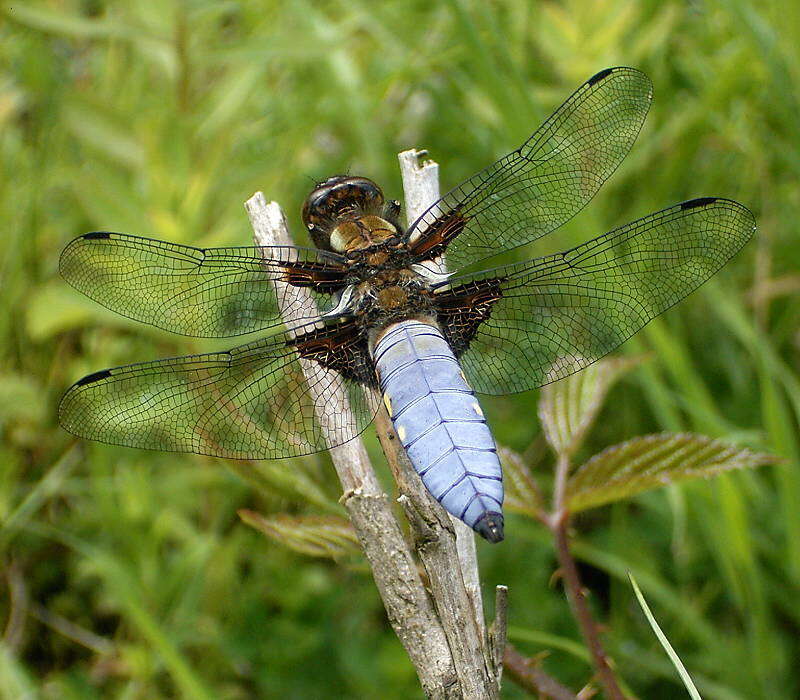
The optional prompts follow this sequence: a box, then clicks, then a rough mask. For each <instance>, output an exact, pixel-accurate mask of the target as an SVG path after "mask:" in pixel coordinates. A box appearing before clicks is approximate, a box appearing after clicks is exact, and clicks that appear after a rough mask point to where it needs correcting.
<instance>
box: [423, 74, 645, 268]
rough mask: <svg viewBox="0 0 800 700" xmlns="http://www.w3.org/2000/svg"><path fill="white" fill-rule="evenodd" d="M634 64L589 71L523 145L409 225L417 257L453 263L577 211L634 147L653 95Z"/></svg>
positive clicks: (517, 241) (518, 240) (538, 232)
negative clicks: (595, 72)
mask: <svg viewBox="0 0 800 700" xmlns="http://www.w3.org/2000/svg"><path fill="white" fill-rule="evenodd" d="M652 89H653V88H652V84H651V83H650V79H649V78H648V77H647V76H646V75H645V74H644V73H641V72H639V71H638V70H635V69H633V68H607V69H606V70H603V71H601V72H600V73H598V74H597V75H595V76H593V77H591V78H589V80H587V81H586V82H585V83H584V84H583V85H581V86H580V87H579V88H578V89H577V90H576V91H575V92H574V93H573V94H572V96H571V97H570V98H569V99H568V100H567V101H566V102H565V103H564V104H563V105H561V107H559V108H558V109H557V110H556V112H555V113H553V114H552V115H551V116H550V117H549V118H548V120H547V121H546V122H545V123H544V124H542V125H541V126H540V127H539V128H538V129H537V130H536V131H535V132H534V134H533V135H532V136H531V137H530V138H529V139H528V140H527V141H526V142H525V143H523V144H522V146H520V147H519V148H518V149H517V150H515V151H513V152H511V153H509V154H508V155H507V156H505V157H504V158H501V159H500V160H498V161H497V162H496V163H494V164H493V165H490V166H489V167H488V168H486V169H485V170H483V171H481V172H479V173H477V174H476V175H474V176H473V177H471V178H470V179H469V180H467V181H466V182H464V183H462V184H460V185H459V186H458V187H456V188H455V189H453V190H451V191H450V192H448V193H447V194H446V195H444V197H442V198H441V199H440V200H439V201H438V202H436V203H435V204H434V205H433V206H431V207H430V208H429V209H428V210H427V211H426V212H425V213H424V214H422V216H420V217H419V219H417V220H416V221H415V222H414V223H413V224H412V225H411V226H410V227H409V230H408V233H407V236H408V239H407V240H408V242H409V246H410V248H411V250H412V252H413V253H415V254H416V255H417V256H418V257H417V262H419V261H422V260H427V259H430V258H433V257H437V256H440V255H442V254H443V253H444V252H445V251H446V252H447V265H448V267H449V268H450V270H458V269H459V268H461V267H465V266H467V265H471V264H472V263H475V262H477V261H479V260H482V259H483V258H487V257H489V256H492V255H496V254H497V253H499V252H501V251H503V250H508V249H511V248H514V247H516V246H519V245H523V244H525V243H530V242H531V241H534V240H536V239H537V238H540V237H541V236H544V235H545V234H547V233H549V232H550V231H553V230H555V229H557V228H558V227H559V226H561V224H563V223H564V222H565V221H567V220H568V219H570V218H571V217H572V216H574V215H575V214H576V213H577V212H578V211H580V210H581V209H582V208H583V207H584V205H585V204H586V203H587V202H588V201H589V200H590V199H591V198H592V197H593V196H594V195H595V193H596V192H597V190H598V189H600V186H601V185H602V184H603V183H604V182H605V181H606V180H607V179H608V177H609V176H610V175H611V173H613V172H614V170H616V168H617V166H618V165H619V164H620V163H621V162H622V159H623V158H624V157H625V155H626V154H627V153H628V151H629V150H630V148H631V146H632V145H633V142H634V141H635V140H636V136H637V134H638V133H639V129H640V128H641V126H642V123H643V122H644V118H645V116H646V115H647V110H648V109H649V107H650V101H651V99H652Z"/></svg>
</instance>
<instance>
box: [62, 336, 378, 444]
mask: <svg viewBox="0 0 800 700" xmlns="http://www.w3.org/2000/svg"><path fill="white" fill-rule="evenodd" d="M296 330H299V333H300V334H299V335H298V336H297V337H295V336H294V335H293V334H289V333H286V334H279V335H275V336H272V337H271V338H268V339H266V340H260V341H258V342H254V343H250V344H248V345H243V346H241V347H238V348H234V349H232V350H229V351H228V352H218V353H210V354H205V355H190V356H187V357H176V358H172V359H166V360H158V361H156V362H145V363H141V364H135V365H128V366H125V367H116V368H114V369H110V370H104V371H102V372H97V373H95V374H92V375H89V376H88V377H84V378H83V379H81V380H80V381H79V382H77V383H76V384H74V385H73V386H72V387H71V388H70V389H69V391H68V392H67V393H66V394H65V396H64V398H63V399H62V401H61V405H60V407H59V419H60V422H61V425H62V426H63V427H64V428H65V429H66V430H68V431H70V432H71V433H73V434H75V435H78V436H80V437H84V438H87V439H90V440H98V441H100V442H106V443H111V444H115V445H126V446H128V447H140V448H145V449H152V450H163V451H170V452H195V453H198V454H207V455H214V456H217V457H229V458H233V459H272V458H278V457H292V456H298V455H304V454H309V453H311V452H317V451H320V450H324V449H326V448H329V447H333V446H335V445H340V444H342V443H344V442H347V441H348V440H350V439H352V438H354V437H356V436H357V435H359V434H360V433H361V432H362V431H363V430H364V429H365V428H366V427H367V425H369V423H370V421H371V420H372V418H373V416H374V415H375V410H376V406H375V405H374V402H373V401H372V399H371V396H372V392H364V390H363V383H368V382H370V381H371V378H372V377H373V376H374V370H373V369H372V367H371V363H370V360H369V355H368V353H367V349H366V348H367V346H366V339H365V338H364V337H363V336H362V335H361V334H360V332H359V331H358V329H357V328H356V327H355V325H354V324H350V323H347V324H341V325H338V326H335V327H334V328H332V329H330V328H322V327H319V326H316V325H314V324H311V325H310V326H304V327H301V328H300V329H296ZM301 356H302V357H304V358H305V359H300V358H301ZM343 374H344V375H345V376H343ZM347 399H349V405H350V410H347V411H346V410H344V403H345V400H347Z"/></svg>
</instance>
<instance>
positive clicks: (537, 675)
mask: <svg viewBox="0 0 800 700" xmlns="http://www.w3.org/2000/svg"><path fill="white" fill-rule="evenodd" d="M503 667H504V668H505V670H506V673H507V675H508V676H509V678H511V679H512V680H513V681H514V682H515V683H516V684H517V685H518V686H519V687H520V688H523V689H524V690H527V691H528V692H529V693H536V694H538V695H539V697H542V698H551V699H552V700H577V697H578V696H577V695H575V693H573V692H572V691H571V690H570V689H569V688H567V687H565V686H563V685H561V683H559V682H558V681H557V680H556V679H555V678H553V677H552V676H550V675H549V674H547V673H545V672H544V671H542V669H540V668H539V667H538V666H537V665H536V663H535V662H534V660H532V659H528V658H526V657H524V656H523V655H522V654H520V653H519V652H518V651H517V650H516V649H515V648H514V647H513V646H512V645H511V644H507V645H506V650H505V653H504V655H503Z"/></svg>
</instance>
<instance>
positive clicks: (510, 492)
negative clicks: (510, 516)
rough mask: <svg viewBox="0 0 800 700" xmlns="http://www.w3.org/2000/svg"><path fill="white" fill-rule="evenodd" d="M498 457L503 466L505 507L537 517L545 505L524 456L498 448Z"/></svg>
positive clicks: (504, 448)
mask: <svg viewBox="0 0 800 700" xmlns="http://www.w3.org/2000/svg"><path fill="white" fill-rule="evenodd" d="M497 455H498V456H499V457H500V464H501V465H502V466H503V484H504V487H505V499H504V502H503V503H504V505H505V507H506V508H508V509H509V510H514V511H517V512H518V513H524V514H525V515H531V516H534V517H536V516H537V515H538V513H539V512H540V511H541V509H542V508H543V507H544V503H542V495H541V490H540V489H539V486H538V485H537V483H536V479H534V478H533V474H531V471H530V469H528V465H527V464H525V460H524V459H523V457H522V455H520V454H519V453H517V452H514V450H510V449H508V448H507V447H498V448H497Z"/></svg>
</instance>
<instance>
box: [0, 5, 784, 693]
mask: <svg viewBox="0 0 800 700" xmlns="http://www.w3.org/2000/svg"><path fill="white" fill-rule="evenodd" d="M0 17H2V18H1V19H0V158H2V176H0V222H2V223H1V224H0V231H1V232H2V235H1V236H0V260H2V263H1V266H0V285H2V286H1V288H0V353H1V357H2V364H1V365H0V433H1V434H2V444H1V446H0V521H1V522H2V526H1V527H0V567H2V573H3V575H2V577H0V632H1V633H2V637H1V638H0V639H1V640H2V641H1V642H0V693H2V694H3V696H4V697H9V698H18V697H23V696H24V697H47V698H94V697H97V698H100V697H102V698H159V697H209V698H248V697H265V698H270V697H275V698H278V697H280V698H316V697H320V698H322V697H381V698H394V697H397V698H406V697H409V696H416V695H419V688H418V684H417V681H416V677H415V675H414V672H413V669H412V668H411V666H410V664H409V663H408V661H407V660H406V658H405V655H404V652H403V649H402V647H401V646H400V644H399V642H398V641H397V640H396V638H395V637H394V635H393V633H392V631H391V629H390V628H389V626H388V624H387V622H386V620H385V617H384V613H383V609H382V607H381V604H380V601H379V599H378V597H377V594H376V592H375V590H374V587H373V584H372V582H371V579H370V578H369V576H368V575H365V573H364V572H363V571H362V570H359V567H358V566H355V567H343V566H339V565H336V564H334V563H331V562H328V561H327V560H319V559H310V558H307V557H303V556H301V555H299V554H296V553H293V552H291V551H289V550H287V549H285V548H282V547H281V546H279V545H278V544H276V543H274V542H272V541H269V540H267V539H265V538H264V537H263V536H262V535H260V534H259V533H257V532H256V531H255V530H253V529H251V528H250V527H248V526H247V525H245V524H243V523H242V522H241V521H240V520H239V519H238V517H237V515H236V510H237V509H239V508H243V507H247V508H252V509H254V510H257V511H259V512H261V513H265V514H270V513H278V512H289V513H295V514H301V513H306V512H308V513H324V512H330V511H331V510H334V509H335V508H336V506H335V500H336V498H337V496H338V491H337V484H336V482H335V478H334V477H333V474H332V470H331V469H330V465H329V461H328V459H327V457H326V456H324V455H322V456H318V457H312V458H307V459H304V460H292V461H288V462H282V463H258V464H252V465H244V467H242V465H239V467H238V468H237V467H236V466H235V465H232V464H230V463H226V462H225V461H223V460H215V459H210V458H204V457H197V456H191V455H190V456H184V455H167V454H158V453H149V452H143V451H136V450H129V449H123V448H115V447H109V446H104V445H97V444H81V443H77V442H76V441H75V440H74V439H73V438H72V437H71V436H69V435H67V434H66V433H64V432H63V431H62V430H61V429H60V428H59V427H58V426H57V424H56V421H55V407H56V405H57V402H58V398H59V396H60V394H61V393H62V392H63V390H64V389H65V388H66V387H67V386H68V385H69V384H71V383H72V382H73V381H74V380H76V379H77V378H79V377H80V376H82V375H84V374H87V373H89V372H91V371H95V370H98V369H101V368H104V367H108V366H112V365H118V364H125V363H129V362H134V361H139V360H146V359H151V358H156V357H161V356H167V355H173V354H184V353H187V352H191V351H194V350H197V349H206V348H208V347H210V344H209V343H202V342H200V341H192V340H187V339H181V338H177V337H174V336H170V335H168V334H166V333H162V332H159V331H157V330H155V329H153V328H150V327H148V326H144V325H137V324H134V323H133V322H129V321H127V320H125V319H123V318H121V317H117V316H114V315H113V314H111V313H110V312H106V311H105V310H104V309H102V308H101V307H99V306H98V305H96V304H93V303H91V302H89V301H88V300H86V299H83V298H81V297H80V295H78V294H77V293H76V292H74V291H72V290H71V289H70V288H69V287H68V286H67V285H66V284H65V283H64V282H63V281H61V280H60V278H59V277H58V275H57V262H58V255H59V252H60V250H61V248H62V247H63V246H64V245H65V243H66V242H67V241H68V240H70V239H71V238H72V237H74V236H76V235H78V234H80V233H83V232H86V231H90V230H96V229H107V230H115V231H124V232H128V233H135V234H141V235H149V236H152V237H156V238H164V239H168V240H171V241H178V242H183V243H189V244H195V245H201V246H213V245H247V244H248V243H249V242H250V240H251V232H250V228H249V226H248V223H247V218H246V215H245V212H244V210H243V207H242V203H243V201H244V200H245V199H247V198H248V197H249V196H250V195H251V194H252V193H253V192H254V191H255V190H257V189H260V190H263V191H264V192H265V193H266V194H267V196H268V197H269V198H272V199H276V200H278V201H280V202H281V203H283V205H284V206H285V208H286V210H287V213H288V215H289V218H290V225H291V226H292V228H293V229H294V230H295V231H299V229H300V225H299V215H298V212H299V207H300V205H301V203H302V200H303V198H304V196H305V194H306V193H307V191H308V190H309V188H310V186H311V183H312V180H314V179H318V178H323V177H326V176H328V175H330V174H333V173H336V172H341V171H349V172H353V173H359V174H364V175H367V176H369V177H372V178H373V179H375V180H377V181H378V182H380V183H382V184H383V186H384V188H385V190H386V192H387V194H389V195H390V196H399V195H400V184H399V183H400V181H399V174H398V168H397V162H396V153H397V152H398V151H399V150H403V149H405V148H408V147H412V146H418V147H424V148H427V149H429V150H430V152H431V155H432V157H434V158H435V159H436V160H438V161H439V163H440V164H441V167H442V184H443V187H449V186H452V185H454V184H456V183H457V182H458V181H459V180H460V179H462V178H463V177H466V176H468V175H470V174H471V173H472V172H474V171H475V170H477V169H478V168H480V167H482V166H484V165H486V164H487V163H489V162H490V161H491V160H493V159H494V158H495V157H497V156H499V155H502V154H503V153H505V152H507V151H508V150H510V149H512V148H514V147H515V146H517V145H518V144H519V143H520V142H521V141H522V140H523V139H524V138H525V137H526V136H527V135H528V134H529V133H530V132H531V131H532V130H533V129H534V128H535V127H536V126H537V125H538V124H539V123H540V122H541V121H542V120H543V119H544V118H545V117H546V116H547V115H548V114H549V112H550V111H551V110H552V109H553V108H554V107H556V106H557V105H558V104H560V102H561V101H562V100H563V99H564V98H566V97H567V96H568V95H569V94H570V93H571V92H572V90H573V89H574V88H575V87H577V86H578V85H579V84H580V83H581V82H582V81H583V80H585V79H586V78H587V77H589V76H590V75H592V74H593V73H595V72H597V71H598V70H600V69H602V68H604V67H606V66H613V65H618V64H626V65H632V66H636V67H638V68H641V69H642V70H644V71H645V72H647V73H648V74H649V75H650V77H651V78H652V80H653V83H654V86H655V101H654V105H653V108H652V110H651V112H650V116H649V118H648V121H647V123H646V125H645V127H644V129H643V131H642V133H641V135H640V136H639V139H638V142H637V144H636V145H635V146H634V148H633V151H632V152H631V154H630V155H629V156H628V158H627V159H626V161H625V163H624V164H623V166H622V167H621V168H620V169H619V171H618V172H617V173H616V174H615V175H614V176H613V177H612V179H611V181H610V182H609V183H608V184H607V185H606V186H605V187H604V188H603V190H601V192H600V194H599V195H598V196H597V197H596V198H595V200H594V201H593V202H592V203H591V204H590V205H589V206H588V207H587V209H586V210H585V211H584V212H583V213H581V214H580V215H579V216H578V217H577V218H576V219H575V220H574V221H572V222H571V223H570V224H569V225H568V226H566V227H565V228H564V229H563V231H562V232H560V233H557V234H554V235H552V236H550V237H549V239H548V240H547V246H549V250H557V249H559V248H562V247H566V246H567V245H571V244H573V243H577V242H579V241H582V240H585V239H587V238H589V237H592V236H594V235H596V234H598V233H601V232H602V231H604V230H607V229H609V228H612V227H614V226H616V225H619V224H622V223H625V222H627V221H629V220H632V219H634V218H637V217H639V216H642V215H644V214H646V213H649V212H650V211H654V210H656V209H660V208H662V207H664V206H667V205H669V204H671V203H673V202H677V201H680V200H682V199H687V198H691V197H695V196H702V195H720V196H726V197H731V198H734V199H737V200H739V201H741V202H743V203H745V204H746V205H747V206H749V207H750V208H751V209H752V210H753V211H754V212H755V214H756V216H757V219H758V222H759V232H758V234H757V239H756V240H754V241H753V242H752V243H750V244H749V246H748V247H747V248H746V249H745V251H744V252H743V253H741V254H740V255H739V256H738V257H737V258H736V259H735V260H734V261H733V262H732V263H731V264H729V265H728V266H727V267H726V269H725V270H724V271H723V272H722V273H720V274H719V275H718V276H717V278H716V279H715V280H714V281H713V282H712V283H710V284H708V285H706V286H705V287H703V289H702V290H701V291H699V292H697V293H695V294H693V295H692V296H691V297H690V298H689V299H687V300H686V301H684V302H683V303H682V304H680V305H679V307H677V308H675V309H672V310H671V311H669V312H668V313H667V314H665V315H664V316H663V317H662V318H660V319H659V320H657V321H656V322H654V323H652V324H651V325H650V326H648V327H647V329H646V330H644V331H643V332H641V333H640V334H639V335H638V336H637V337H636V338H635V339H633V340H632V341H630V342H629V343H628V344H626V346H625V347H624V348H623V352H641V351H642V350H647V351H649V352H650V353H651V357H650V360H649V361H648V362H647V363H646V364H645V365H644V366H643V367H642V368H640V369H638V370H636V371H635V372H634V373H633V374H631V375H629V377H628V378H627V379H626V380H625V381H623V382H622V383H621V384H620V385H619V386H617V387H616V388H615V389H614V391H613V392H612V394H611V396H610V399H609V401H608V403H607V405H606V408H605V409H604V411H603V413H602V415H601V417H600V421H599V423H598V425H597V427H596V428H595V430H594V432H593V434H592V437H591V439H590V444H589V446H588V447H587V448H586V450H585V452H586V454H590V453H591V451H596V450H599V449H601V448H602V447H604V446H607V445H610V444H613V443H615V442H619V441H622V440H624V439H627V438H630V437H633V436H635V435H638V434H643V433H647V432H657V431H662V430H693V431H698V432H703V433H705V434H708V435H711V436H714V437H724V438H726V439H728V440H731V441H735V442H738V443H740V444H744V445H748V446H751V447H754V448H757V449H761V450H767V451H772V452H774V453H777V454H779V455H781V456H783V457H784V458H785V461H784V462H783V463H782V464H781V465H779V466H777V467H768V468H765V469H762V470H760V471H758V472H751V473H740V474H735V475H732V476H727V477H722V478H720V479H716V480H714V481H710V482H696V483H691V484H688V485H684V486H681V487H670V488H669V489H666V490H661V491H656V492H653V493H649V494H645V495H643V496H640V497H637V498H636V499H634V500H633V501H631V502H627V503H622V504H618V505H616V506H613V507H611V508H604V509H600V510H595V511H590V512H589V513H588V514H587V515H585V516H583V517H582V518H581V519H579V520H578V521H577V523H576V537H577V541H576V547H575V550H576V555H577V556H578V558H579V560H580V561H581V564H582V572H583V574H584V576H585V580H586V583H587V585H588V586H589V587H590V588H591V589H592V591H593V592H594V595H593V597H592V602H593V604H594V605H595V607H596V609H597V612H598V615H599V616H600V617H601V618H602V619H603V620H604V622H605V624H606V628H605V634H606V639H607V640H608V645H609V649H610V651H611V654H612V656H613V657H614V659H615V661H616V665H617V668H618V670H619V672H620V674H621V675H622V676H623V678H624V679H625V681H626V682H627V683H628V684H629V685H630V686H631V687H632V688H633V689H634V690H636V691H637V693H639V695H640V696H641V697H643V698H673V697H682V696H683V694H684V691H683V690H682V688H681V686H680V685H679V683H678V681H677V680H676V676H675V673H674V671H673V669H672V668H671V666H670V665H669V662H668V661H667V659H666V657H665V656H664V655H663V653H662V652H661V650H660V648H659V647H658V645H657V642H656V640H655V638H654V637H653V635H652V632H651V631H650V629H649V628H648V627H647V625H646V623H645V621H644V619H643V616H642V615H641V611H640V610H639V609H638V607H637V605H636V603H635V601H634V599H633V595H632V591H631V590H630V586H629V584H628V583H627V580H626V577H625V572H626V571H627V570H631V571H633V573H634V574H635V575H636V576H637V578H638V581H639V583H640V585H641V587H642V589H643V591H644V594H645V596H646V597H647V598H648V601H649V602H650V604H651V607H652V608H653V610H654V613H655V614H656V616H657V617H658V619H659V620H660V622H661V624H662V626H663V628H664V630H665V632H666V633H667V635H668V636H669V638H670V640H671V641H672V643H673V645H674V646H675V648H676V650H677V651H678V653H679V654H680V656H681V658H682V659H683V661H684V663H685V665H686V666H687V668H688V669H689V671H690V672H691V673H692V674H693V676H694V677H695V681H696V683H697V685H698V687H699V688H700V690H701V692H702V693H703V695H704V697H708V698H724V699H726V700H733V699H735V698H748V699H749V698H784V697H785V698H792V697H797V696H798V694H799V693H800V673H798V670H797V669H798V664H797V658H798V655H799V654H800V635H799V634H798V627H799V626H800V624H799V623H800V604H798V599H799V595H800V586H799V585H798V584H800V440H798V430H797V420H798V415H800V380H799V379H798V375H797V371H796V369H797V361H798V349H799V346H800V332H799V329H798V318H800V294H799V293H798V292H800V272H798V271H799V270H800V243H799V242H798V233H797V221H798V212H800V207H799V206H798V205H799V204H800V201H799V200H800V186H798V180H799V176H800V138H798V136H799V134H798V123H800V117H799V115H800V110H799V109H798V93H797V84H798V79H800V48H799V47H800V5H798V4H797V3H793V2H779V1H778V0H766V1H764V2H746V1H745V0H727V1H720V2H712V1H709V2H701V1H699V0H697V1H693V2H679V1H676V0H648V1H646V2H634V1H632V0H582V1H578V0H572V1H571V0H563V1H562V2H555V1H553V2H528V1H527V0H510V1H508V2H485V1H479V0H475V1H471V0H448V1H445V2H434V3H432V2H429V1H427V0H426V1H424V2H423V1H422V0H411V1H408V0H405V1H403V2H400V1H397V2H384V3H379V2H368V1H367V0H339V1H330V2H310V1H308V2H306V1H303V0H294V1H292V2H264V3H259V2H225V1H217V2H211V1H201V0H195V1H187V2H163V1H161V0H137V1H136V2H124V3H123V2H117V3H115V2H103V1H102V0H84V1H83V2H81V1H78V0H52V1H49V2H44V1H37V2H10V3H4V5H3V14H2V15H1V16H0ZM528 252H530V251H528ZM521 256H523V257H527V256H525V255H524V254H521ZM483 405H484V407H485V409H486V411H487V414H488V415H489V418H490V422H491V424H492V425H493V427H494V429H495V431H496V435H497V438H498V441H499V442H500V443H502V444H505V445H508V446H510V447H513V448H516V449H519V450H522V449H524V448H525V447H526V446H527V445H528V444H529V443H530V442H531V440H533V439H534V438H535V437H536V436H537V434H538V433H539V425H538V419H537V417H536V392H530V393H527V394H522V395H518V396H514V397H510V398H507V399H505V398H487V399H485V400H484V401H483ZM367 440H368V445H369V448H370V450H371V452H372V454H373V456H374V460H375V462H376V463H380V462H381V460H382V457H381V456H380V454H379V452H378V450H377V449H376V443H375V440H374V437H372V436H371V435H369V434H368V437H367ZM539 469H540V470H541V472H542V473H545V474H546V473H547V471H548V469H549V467H548V466H546V465H545V466H542V467H539ZM384 476H385V475H384ZM386 485H387V488H391V483H390V481H389V479H388V478H386ZM312 496H313V498H314V500H315V501H316V502H317V505H311V504H309V502H308V501H309V499H310V498H311V497H312ZM332 503H333V504H334V505H330V504H332ZM507 533H508V534H507V539H506V541H505V542H504V543H503V544H502V545H499V546H490V545H486V544H485V543H480V544H479V554H480V557H481V562H482V569H483V577H484V582H485V584H486V586H487V591H490V590H491V587H493V586H494V585H495V584H497V583H505V584H507V585H509V587H510V591H511V609H510V625H511V629H510V638H511V640H512V641H513V642H514V644H515V645H516V646H517V647H518V648H519V649H520V650H521V651H522V652H523V653H525V654H528V655H534V654H539V653H541V652H543V651H546V650H549V652H550V653H549V655H547V656H546V658H545V659H544V661H543V664H544V668H545V669H546V670H547V671H548V672H551V673H552V674H554V675H556V676H557V677H559V678H560V679H561V680H562V681H564V682H566V683H570V684H571V685H572V686H573V687H575V688H579V687H580V686H581V685H582V684H583V683H584V682H586V681H587V679H588V678H589V676H590V674H591V671H590V669H589V667H588V665H587V663H586V661H585V653H584V652H583V648H582V646H581V644H580V642H579V636H578V633H577V630H576V627H575V624H574V622H573V620H572V618H571V617H570V616H569V614H568V612H567V606H566V603H565V602H564V599H563V595H562V592H561V589H560V587H559V586H557V585H555V584H553V583H552V582H551V581H550V577H551V575H552V573H553V571H554V569H555V561H554V556H553V552H552V547H551V544H550V541H549V539H548V537H547V535H546V533H545V532H544V531H543V530H542V528H541V527H540V526H538V525H537V524H536V523H534V522H533V521H531V520H529V519H525V518H523V517H520V516H514V515H511V516H509V518H508V523H507ZM26 693H27V694H26ZM504 693H505V695H506V696H508V697H520V696H521V695H522V693H521V691H519V690H518V689H516V688H515V687H514V686H513V685H512V684H511V683H508V682H507V683H506V686H505V689H504Z"/></svg>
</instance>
